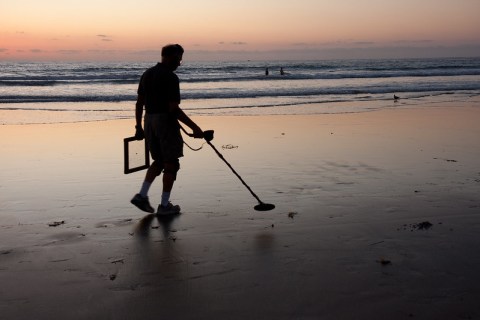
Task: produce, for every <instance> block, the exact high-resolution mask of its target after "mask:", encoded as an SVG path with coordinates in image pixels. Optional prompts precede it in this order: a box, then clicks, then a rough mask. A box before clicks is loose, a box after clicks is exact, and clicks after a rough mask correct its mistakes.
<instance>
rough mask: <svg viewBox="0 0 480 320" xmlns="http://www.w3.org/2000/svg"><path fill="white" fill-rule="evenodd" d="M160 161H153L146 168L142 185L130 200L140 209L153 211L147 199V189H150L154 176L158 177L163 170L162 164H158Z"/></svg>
mask: <svg viewBox="0 0 480 320" xmlns="http://www.w3.org/2000/svg"><path fill="white" fill-rule="evenodd" d="M159 163H160V162H158V161H154V162H153V163H152V164H151V165H150V167H149V168H148V170H147V174H146V175H145V180H144V181H143V184H142V187H141V189H140V192H139V193H138V194H136V195H135V197H133V199H132V200H131V201H130V202H131V203H132V204H134V205H135V206H136V207H137V208H139V209H140V210H142V211H145V212H150V213H153V212H155V209H153V208H152V206H151V205H150V202H149V201H148V190H150V186H151V185H152V183H153V181H154V180H155V178H156V177H158V176H159V175H160V174H161V173H162V170H163V166H162V165H159Z"/></svg>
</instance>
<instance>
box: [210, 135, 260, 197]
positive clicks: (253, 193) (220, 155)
mask: <svg viewBox="0 0 480 320" xmlns="http://www.w3.org/2000/svg"><path fill="white" fill-rule="evenodd" d="M206 141H207V140H206ZM207 143H208V145H209V146H210V147H212V149H213V150H214V151H215V152H216V153H217V155H218V156H219V157H220V159H222V160H223V162H225V163H226V164H227V166H228V167H229V168H230V170H232V172H233V173H235V175H236V176H237V178H238V179H240V181H241V182H242V183H243V185H244V186H245V187H246V188H247V189H248V191H250V193H251V194H252V196H254V197H255V199H257V201H258V203H261V204H262V203H263V202H262V200H260V198H259V197H258V196H257V195H256V194H255V192H253V191H252V189H250V187H249V186H248V185H247V184H246V183H245V181H243V179H242V177H240V175H239V174H238V173H237V171H235V169H233V167H232V166H231V165H230V163H228V161H227V160H225V158H224V157H223V155H222V154H221V153H220V152H219V151H218V150H217V148H215V146H214V145H213V144H212V143H211V142H210V141H207Z"/></svg>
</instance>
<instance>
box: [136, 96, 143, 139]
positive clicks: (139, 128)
mask: <svg viewBox="0 0 480 320" xmlns="http://www.w3.org/2000/svg"><path fill="white" fill-rule="evenodd" d="M144 105H145V97H144V96H143V95H141V94H139V95H138V96H137V102H136V103H135V137H136V138H137V139H138V140H142V139H144V138H145V134H144V132H143V128H142V116H143V106H144Z"/></svg>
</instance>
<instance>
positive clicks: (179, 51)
mask: <svg viewBox="0 0 480 320" xmlns="http://www.w3.org/2000/svg"><path fill="white" fill-rule="evenodd" d="M183 52H184V50H183V48H182V46H181V45H179V44H167V45H166V46H165V47H163V48H162V57H171V56H175V55H183Z"/></svg>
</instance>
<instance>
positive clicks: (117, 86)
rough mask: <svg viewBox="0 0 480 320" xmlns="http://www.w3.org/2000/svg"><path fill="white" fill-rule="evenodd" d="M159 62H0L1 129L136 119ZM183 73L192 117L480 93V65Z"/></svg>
mask: <svg viewBox="0 0 480 320" xmlns="http://www.w3.org/2000/svg"><path fill="white" fill-rule="evenodd" d="M154 64H155V62H152V63H144V62H142V63H130V62H124V63H119V62H83V63H78V62H75V63H74V62H48V63H47V62H0V124H28V123H60V122H81V121H101V120H112V119H128V118H132V119H133V117H134V105H135V99H136V90H137V86H138V81H139V79H140V76H141V75H142V73H143V72H144V71H145V70H146V69H147V68H148V67H150V66H152V65H154ZM266 68H268V71H269V74H268V75H266V72H265V71H266ZM281 68H282V69H283V70H284V74H283V75H282V74H280V69H281ZM177 74H178V76H179V78H180V88H181V92H182V104H181V106H182V108H183V109H184V110H185V112H186V113H187V114H189V115H276V114H322V113H348V112H366V111H372V110H378V109H383V108H399V107H411V106H417V105H426V104H429V105H432V104H435V103H442V102H448V101H465V100H468V99H471V98H472V97H478V96H479V95H480V58H448V59H398V60H392V59H388V60H387V59H385V60H319V61H281V62H280V61H274V62H272V61H270V62H268V61H242V62H190V61H184V63H183V65H182V66H180V68H179V69H178V70H177ZM394 95H396V96H398V97H400V99H398V100H394V99H393V97H394Z"/></svg>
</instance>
